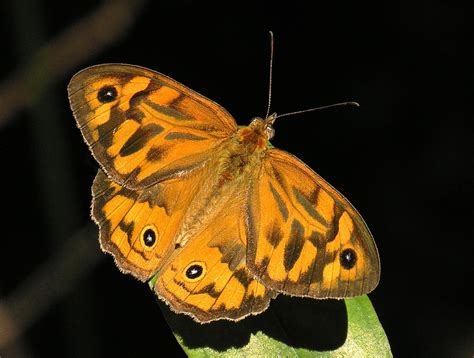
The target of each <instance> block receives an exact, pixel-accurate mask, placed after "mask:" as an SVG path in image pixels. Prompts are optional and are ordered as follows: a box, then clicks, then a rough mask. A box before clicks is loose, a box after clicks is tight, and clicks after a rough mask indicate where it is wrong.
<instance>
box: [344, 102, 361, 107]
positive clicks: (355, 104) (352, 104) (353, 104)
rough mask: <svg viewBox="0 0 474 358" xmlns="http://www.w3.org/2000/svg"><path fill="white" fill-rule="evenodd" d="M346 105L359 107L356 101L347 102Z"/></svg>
mask: <svg viewBox="0 0 474 358" xmlns="http://www.w3.org/2000/svg"><path fill="white" fill-rule="evenodd" d="M347 104H348V105H351V106H356V107H360V104H359V103H357V102H347Z"/></svg>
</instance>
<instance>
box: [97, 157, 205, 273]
mask: <svg viewBox="0 0 474 358" xmlns="http://www.w3.org/2000/svg"><path fill="white" fill-rule="evenodd" d="M207 170H208V166H205V167H203V168H199V169H198V170H195V171H193V172H191V173H190V174H188V175H187V176H186V177H181V178H178V179H168V180H166V181H164V182H160V183H157V184H154V185H152V186H150V187H149V188H146V189H143V190H137V191H134V190H130V189H127V188H125V187H122V186H121V185H119V184H117V183H116V182H114V181H113V180H111V179H110V178H108V177H107V175H106V174H105V173H104V172H103V171H102V170H99V172H98V173H97V176H96V178H95V180H94V184H93V186H92V195H93V200H92V217H93V218H94V220H95V222H96V223H97V225H98V226H99V230H100V244H101V247H102V249H103V250H104V251H105V252H108V253H110V254H112V255H113V256H114V259H115V262H116V264H117V266H118V267H119V268H120V269H121V271H123V272H126V273H131V274H132V275H133V276H135V277H137V278H138V279H140V280H142V281H145V280H147V279H149V278H150V277H151V276H152V275H153V274H155V273H156V271H157V270H158V268H159V267H160V265H161V264H162V262H163V260H164V259H165V258H167V257H168V256H169V255H170V254H171V252H172V251H173V250H174V248H175V236H176V231H177V230H178V227H179V225H180V223H181V220H182V218H183V216H184V215H185V213H186V210H187V209H188V205H189V203H190V202H191V200H192V199H193V197H194V195H195V193H196V191H197V190H198V188H199V187H200V186H201V185H203V180H204V179H205V178H206V177H207V176H208V175H209V173H208V171H207Z"/></svg>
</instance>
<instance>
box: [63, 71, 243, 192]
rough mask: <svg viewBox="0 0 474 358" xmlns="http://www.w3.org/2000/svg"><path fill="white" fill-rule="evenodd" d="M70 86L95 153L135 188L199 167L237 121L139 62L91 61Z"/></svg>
mask: <svg viewBox="0 0 474 358" xmlns="http://www.w3.org/2000/svg"><path fill="white" fill-rule="evenodd" d="M68 93H69V100H70V104H71V108H72V110H73V113H74V116H75V118H76V121H77V125H78V127H79V128H80V130H81V131H82V134H83V136H84V138H85V141H86V142H87V144H88V145H89V148H90V149H91V151H92V154H93V155H94V157H95V158H96V159H97V161H98V162H99V163H100V165H101V166H102V168H103V170H104V171H105V172H106V173H107V174H108V175H109V176H110V177H111V178H112V179H114V180H115V181H116V182H117V183H120V184H121V185H122V186H125V187H128V188H130V189H142V188H145V187H147V186H150V185H152V184H154V183H156V182H158V181H161V180H165V179H167V178H173V177H176V176H179V175H182V174H183V173H186V172H188V171H190V170H192V169H194V168H196V167H198V166H199V165H201V164H202V163H203V162H205V161H206V160H207V159H208V158H209V157H210V155H211V153H213V151H215V150H216V147H218V146H219V145H220V144H221V143H222V142H223V141H225V140H226V139H228V138H229V137H230V136H231V135H232V134H233V133H234V132H235V130H236V128H237V126H236V123H235V121H234V119H233V118H232V116H231V115H230V114H229V113H228V112H227V111H226V110H225V109H224V108H222V107H221V106H219V105H218V104H216V103H215V102H212V101H211V100H209V99H207V98H205V97H204V96H202V95H200V94H198V93H196V92H194V91H193V90H191V89H189V88H187V87H185V86H183V85H182V84H180V83H178V82H176V81H174V80H172V79H171V78H169V77H167V76H165V75H163V74H160V73H157V72H154V71H151V70H148V69H145V68H142V67H138V66H132V65H121V64H106V65H98V66H93V67H89V68H87V69H85V70H83V71H81V72H79V73H77V74H76V75H75V76H74V77H73V78H72V79H71V82H70V83H69V86H68Z"/></svg>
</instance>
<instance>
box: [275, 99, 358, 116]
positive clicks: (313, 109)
mask: <svg viewBox="0 0 474 358" xmlns="http://www.w3.org/2000/svg"><path fill="white" fill-rule="evenodd" d="M344 106H355V107H359V103H357V102H341V103H335V104H330V105H329V106H322V107H316V108H309V109H304V110H302V111H295V112H289V113H283V114H279V115H278V116H277V117H276V118H281V117H287V116H292V115H294V114H300V113H306V112H314V111H319V110H321V109H327V108H333V107H344Z"/></svg>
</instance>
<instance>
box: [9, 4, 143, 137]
mask: <svg viewBox="0 0 474 358" xmlns="http://www.w3.org/2000/svg"><path fill="white" fill-rule="evenodd" d="M145 2H146V0H134V1H132V0H106V1H104V2H103V3H102V4H101V5H100V6H98V8H97V9H96V10H95V11H94V12H93V13H92V14H90V15H88V16H86V17H85V18H83V19H81V20H79V21H78V22H77V23H75V24H73V25H71V26H70V27H69V28H68V29H66V30H65V31H64V32H63V33H61V34H59V35H58V36H57V37H56V38H54V39H52V40H51V41H50V42H49V43H48V44H46V45H45V46H44V47H43V48H41V49H40V50H39V51H38V52H37V53H36V54H33V55H32V56H31V59H30V60H29V61H28V62H27V63H26V65H25V66H24V67H23V68H20V69H18V70H17V71H16V72H14V73H12V74H11V75H10V77H8V78H6V79H5V80H3V82H2V83H0V108H1V111H0V128H1V127H2V126H4V125H5V124H6V123H7V122H8V121H9V120H10V119H11V117H12V116H13V115H14V114H15V113H16V112H17V111H19V110H21V109H23V108H24V107H27V106H30V105H31V104H33V103H35V101H36V99H37V98H38V96H39V95H40V94H41V93H42V92H45V91H47V89H48V88H49V86H50V85H51V84H52V83H54V82H55V81H57V80H58V79H60V78H61V77H62V76H63V75H64V74H65V73H67V72H68V71H71V70H72V69H73V68H74V67H75V66H77V65H78V64H80V63H82V62H84V61H85V60H86V59H87V58H90V57H92V56H94V55H95V54H97V53H98V52H99V51H101V50H102V49H103V48H104V47H106V46H107V45H109V44H111V43H113V42H114V41H115V40H116V39H117V38H119V37H120V36H122V35H123V33H124V32H126V31H127V30H128V29H129V27H130V26H131V25H132V23H133V22H134V21H135V20H136V19H137V14H138V12H139V11H140V10H141V8H142V7H143V5H144V3H145Z"/></svg>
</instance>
